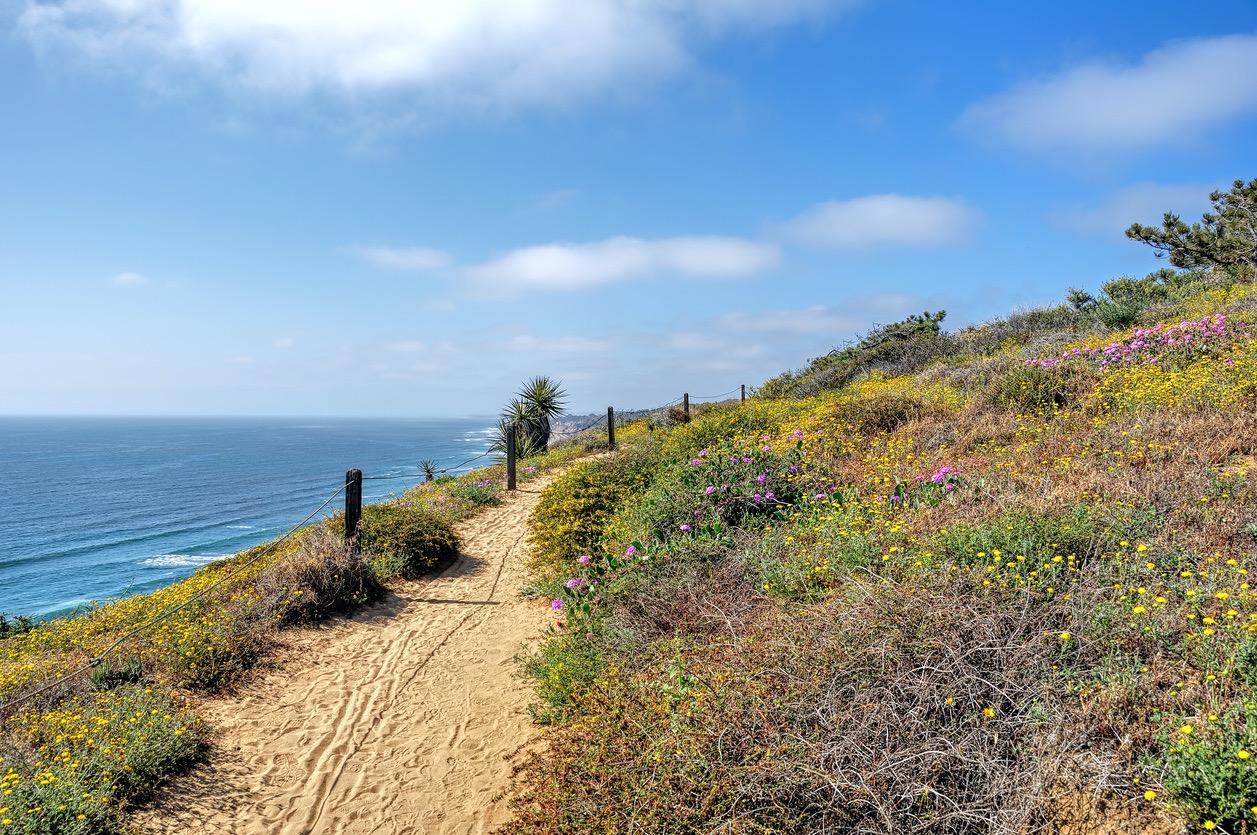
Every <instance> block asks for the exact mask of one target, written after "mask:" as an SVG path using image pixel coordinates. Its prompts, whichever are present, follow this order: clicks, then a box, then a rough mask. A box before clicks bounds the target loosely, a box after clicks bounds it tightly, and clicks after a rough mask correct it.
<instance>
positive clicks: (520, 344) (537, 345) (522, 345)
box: [509, 335, 611, 354]
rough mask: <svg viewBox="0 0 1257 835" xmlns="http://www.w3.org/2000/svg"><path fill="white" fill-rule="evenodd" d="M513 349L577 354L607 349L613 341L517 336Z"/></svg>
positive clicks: (585, 338) (512, 343)
mask: <svg viewBox="0 0 1257 835" xmlns="http://www.w3.org/2000/svg"><path fill="white" fill-rule="evenodd" d="M509 347H510V349H511V350H512V351H525V352H539V353H555V354H577V353H589V352H595V351H605V350H607V349H608V348H610V347H611V343H609V342H607V341H606V340H603V339H590V338H589V337H585V336H529V335H522V336H517V337H515V338H514V339H512V340H511V341H510V344H509Z"/></svg>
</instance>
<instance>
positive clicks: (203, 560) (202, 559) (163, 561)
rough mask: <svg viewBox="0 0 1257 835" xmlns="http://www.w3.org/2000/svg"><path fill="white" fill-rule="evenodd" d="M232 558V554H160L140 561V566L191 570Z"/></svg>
mask: <svg viewBox="0 0 1257 835" xmlns="http://www.w3.org/2000/svg"><path fill="white" fill-rule="evenodd" d="M230 556H231V554H158V555H157V556H155V557H149V558H148V559H146V560H140V565H147V566H150V567H152V568H189V567H191V566H196V565H209V564H210V563H212V562H218V561H219V560H225V559H227V558H228V557H230Z"/></svg>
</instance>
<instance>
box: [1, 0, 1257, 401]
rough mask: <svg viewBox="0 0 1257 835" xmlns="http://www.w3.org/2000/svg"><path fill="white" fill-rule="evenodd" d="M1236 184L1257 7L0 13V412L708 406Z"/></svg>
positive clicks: (1131, 270)
mask: <svg viewBox="0 0 1257 835" xmlns="http://www.w3.org/2000/svg"><path fill="white" fill-rule="evenodd" d="M1031 8H1033V11H1030V9H1031ZM1240 177H1243V178H1246V179H1248V178H1253V177H1257V4H1254V3H1252V2H1251V0H1234V1H1233V2H1228V0H1218V1H1217V2H1210V3H1206V4H1201V5H1199V6H1197V7H1194V8H1193V9H1192V10H1191V11H1190V13H1188V11H1187V10H1186V9H1185V7H1184V6H1183V5H1182V4H1181V3H1177V2H1176V3H1169V2H1160V0H1140V2H1133V1H1132V2H1124V1H1123V2H1101V3H1097V2H1094V0H1090V1H1089V2H1073V0H1063V1H1062V2H1057V3H1051V4H1034V6H1028V5H1025V4H1012V3H1005V4H995V3H985V2H966V0H958V2H953V3H925V2H919V1H918V2H908V1H907V0H863V2H859V1H858V0H772V1H771V2H769V1H765V2H760V0H582V2H580V3H574V2H571V0H566V1H565V2H560V0H527V1H526V2H525V0H516V1H515V2H511V0H462V2H459V3H445V2H436V1H435V0H354V2H352V3H351V2H343V1H342V0H300V1H298V0H266V2H256V0H41V2H24V1H23V0H0V291H2V292H0V298H2V299H3V302H2V303H0V304H2V306H0V311H2V314H0V315H2V321H3V325H4V334H5V338H4V339H3V341H0V367H2V368H3V369H4V373H2V374H0V414H196V415H353V416H426V415H431V416H451V415H469V414H486V413H492V412H496V411H497V410H498V409H499V407H500V406H501V405H502V403H503V402H504V401H505V400H506V399H508V398H509V396H510V394H511V392H512V391H513V390H514V389H515V388H517V387H518V385H519V384H520V382H521V381H522V380H523V379H525V378H526V377H528V376H531V375H534V374H547V375H551V376H554V377H557V378H559V379H560V380H562V381H563V383H564V385H565V387H566V388H567V390H568V392H569V394H570V401H571V404H570V405H571V408H572V410H573V411H574V412H578V413H583V412H592V411H595V410H599V409H603V408H605V407H606V406H607V405H615V406H617V407H619V408H622V409H628V408H636V407H647V406H653V405H656V404H658V403H662V402H665V401H668V400H672V399H675V398H677V397H679V396H680V394H681V393H682V392H686V391H688V392H690V393H691V394H692V395H694V396H695V397H703V396H709V395H716V394H720V393H722V392H725V391H729V390H732V389H735V388H736V387H737V386H738V385H740V384H743V383H745V384H748V385H752V386H753V385H756V384H758V383H760V382H762V381H763V380H764V379H766V378H768V377H771V376H773V375H775V374H777V373H779V372H780V371H782V370H785V369H788V368H797V367H800V366H802V365H804V364H805V363H806V361H807V360H808V358H810V357H813V356H816V355H818V354H822V353H824V352H826V351H828V350H829V349H831V348H832V347H834V346H837V345H841V344H844V343H846V342H847V341H849V340H851V339H852V338H854V337H856V336H857V335H858V334H860V333H863V332H865V331H867V330H868V329H870V328H871V327H873V326H875V325H876V324H879V323H885V322H889V321H894V320H896V319H899V318H902V317H903V316H904V315H905V314H908V313H913V312H920V311H922V310H926V309H928V310H936V309H939V308H943V309H945V310H946V311H947V320H946V325H948V326H950V327H961V326H963V325H965V324H969V323H973V322H978V321H982V320H984V319H988V318H990V317H992V316H997V315H1002V314H1006V313H1008V312H1010V311H1012V310H1015V309H1018V308H1024V307H1027V306H1033V305H1039V304H1046V303H1055V302H1057V301H1059V300H1061V299H1062V298H1063V297H1064V293H1065V291H1066V290H1067V289H1068V288H1070V287H1082V288H1086V289H1094V288H1095V287H1097V286H1098V285H1099V284H1101V283H1102V282H1104V281H1107V280H1109V279H1111V278H1114V277H1116V276H1119V275H1123V274H1133V275H1142V274H1144V273H1146V272H1149V271H1151V270H1153V269H1156V268H1158V267H1160V266H1162V265H1163V264H1162V263H1160V262H1158V261H1157V260H1156V259H1155V258H1154V257H1153V254H1152V252H1151V251H1150V250H1149V249H1147V248H1146V247H1142V246H1140V245H1138V244H1136V243H1133V242H1130V241H1128V240H1127V239H1126V238H1125V237H1124V235H1123V234H1122V231H1123V229H1124V228H1125V227H1126V226H1127V225H1129V224H1130V223H1131V222H1133V221H1140V222H1156V221H1158V220H1159V218H1160V216H1161V214H1162V213H1163V212H1164V211H1167V210H1173V211H1176V212H1180V213H1182V214H1184V215H1185V216H1190V217H1195V216H1198V215H1199V213H1200V212H1201V211H1202V210H1204V209H1205V208H1207V205H1208V201H1207V196H1208V193H1209V192H1210V191H1211V190H1213V189H1215V188H1219V187H1225V186H1226V185H1227V184H1229V183H1230V182H1231V181H1232V180H1234V179H1236V178H1240Z"/></svg>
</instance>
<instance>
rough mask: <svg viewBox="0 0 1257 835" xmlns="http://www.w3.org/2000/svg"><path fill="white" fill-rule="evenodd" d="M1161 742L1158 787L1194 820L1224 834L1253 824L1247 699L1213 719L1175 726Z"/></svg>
mask: <svg viewBox="0 0 1257 835" xmlns="http://www.w3.org/2000/svg"><path fill="white" fill-rule="evenodd" d="M1183 728H1191V729H1192V731H1191V733H1189V734H1185V733H1184V732H1183V730H1182V729H1183ZM1161 744H1162V747H1163V750H1164V752H1165V753H1164V773H1163V775H1162V778H1161V782H1162V785H1164V786H1165V787H1166V789H1168V790H1169V791H1170V793H1171V794H1172V795H1173V796H1174V797H1175V798H1176V799H1177V800H1179V801H1180V802H1182V803H1184V804H1186V805H1187V806H1188V808H1189V809H1190V810H1191V813H1192V815H1193V816H1194V817H1195V818H1196V820H1197V822H1198V823H1202V824H1203V823H1204V822H1205V821H1213V822H1214V825H1215V826H1216V827H1218V828H1220V829H1221V831H1224V832H1237V833H1238V832H1252V831H1254V828H1257V768H1254V767H1253V761H1254V759H1257V705H1255V704H1253V703H1251V702H1250V703H1249V704H1248V705H1247V708H1246V709H1245V710H1242V711H1240V710H1236V711H1232V712H1231V713H1228V714H1224V715H1223V716H1221V717H1220V718H1218V719H1217V720H1216V721H1213V722H1208V723H1203V722H1200V723H1192V722H1187V723H1184V724H1179V725H1176V727H1175V728H1174V729H1173V730H1170V731H1167V732H1165V733H1164V734H1163V736H1162V738H1161Z"/></svg>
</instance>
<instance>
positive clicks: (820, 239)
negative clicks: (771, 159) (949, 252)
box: [778, 194, 982, 249]
mask: <svg viewBox="0 0 1257 835" xmlns="http://www.w3.org/2000/svg"><path fill="white" fill-rule="evenodd" d="M981 218H982V216H981V214H980V213H979V212H978V211H977V210H976V209H973V208H971V207H969V206H968V205H967V204H966V203H965V202H964V201H962V200H957V199H953V198H949V197H911V196H905V195H901V194H870V195H867V196H865V197H856V198H853V199H851V200H831V201H829V202H827V203H820V204H818V205H816V206H813V207H812V208H811V209H809V210H808V211H807V212H804V213H803V214H801V215H799V216H798V217H796V218H794V219H793V220H789V221H787V222H786V223H784V224H781V225H780V227H779V230H778V231H779V232H780V233H781V235H782V236H784V237H786V238H788V239H790V240H793V241H797V242H799V243H803V244H808V245H811V246H822V247H832V248H835V249H855V248H860V247H869V246H879V245H895V244H898V245H906V246H939V245H945V244H952V243H959V242H962V241H965V240H967V239H968V238H969V236H970V235H971V234H972V233H973V230H974V228H975V227H976V226H977V225H978V223H979V222H980V221H981Z"/></svg>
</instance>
